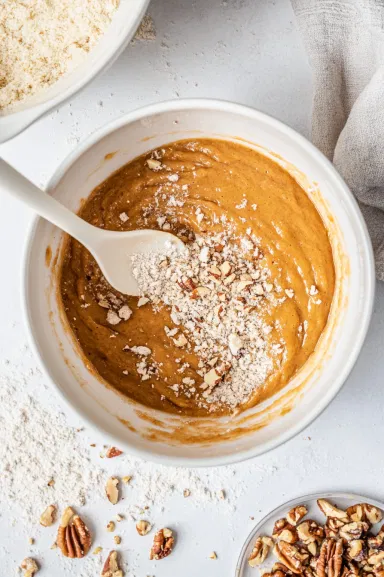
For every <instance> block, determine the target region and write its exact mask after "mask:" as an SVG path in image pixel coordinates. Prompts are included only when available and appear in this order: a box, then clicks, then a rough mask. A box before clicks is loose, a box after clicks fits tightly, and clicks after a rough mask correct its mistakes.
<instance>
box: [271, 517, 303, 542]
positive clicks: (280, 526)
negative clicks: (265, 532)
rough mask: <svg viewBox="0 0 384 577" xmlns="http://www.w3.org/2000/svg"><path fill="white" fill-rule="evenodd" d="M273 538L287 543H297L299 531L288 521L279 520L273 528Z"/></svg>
mask: <svg viewBox="0 0 384 577" xmlns="http://www.w3.org/2000/svg"><path fill="white" fill-rule="evenodd" d="M272 537H273V538H274V539H281V540H282V541H286V542H287V543H296V541H297V531H296V529H295V527H293V526H292V525H291V524H290V523H289V522H288V520H287V519H279V520H278V521H276V523H275V526H274V528H273V533H272Z"/></svg>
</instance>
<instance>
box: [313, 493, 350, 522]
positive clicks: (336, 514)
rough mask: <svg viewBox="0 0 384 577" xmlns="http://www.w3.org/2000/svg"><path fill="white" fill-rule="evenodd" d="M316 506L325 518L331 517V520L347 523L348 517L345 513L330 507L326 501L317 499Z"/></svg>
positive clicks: (332, 506)
mask: <svg viewBox="0 0 384 577" xmlns="http://www.w3.org/2000/svg"><path fill="white" fill-rule="evenodd" d="M317 504H318V506H319V509H320V511H321V512H322V513H324V515H325V516H326V517H332V518H333V519H340V520H341V521H343V522H344V523H349V517H348V515H347V513H346V512H345V511H342V509H338V508H337V507H335V505H332V504H331V503H330V502H329V501H327V500H326V499H318V500H317Z"/></svg>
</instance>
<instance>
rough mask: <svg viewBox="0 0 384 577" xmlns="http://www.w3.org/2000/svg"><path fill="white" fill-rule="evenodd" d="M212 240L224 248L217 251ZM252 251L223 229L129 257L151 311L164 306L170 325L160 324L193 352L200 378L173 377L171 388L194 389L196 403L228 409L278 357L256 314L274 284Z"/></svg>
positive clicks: (250, 244)
mask: <svg viewBox="0 0 384 577" xmlns="http://www.w3.org/2000/svg"><path fill="white" fill-rule="evenodd" d="M217 246H220V247H223V249H222V250H221V252H220V253H219V252H217V251H216V248H215V247H217ZM255 254H256V255H257V257H256V258H255ZM258 256H259V250H258V248H257V246H255V244H254V242H252V240H251V239H250V238H249V237H247V238H238V239H234V238H233V234H232V233H228V232H222V233H217V234H214V235H202V236H197V237H196V239H195V240H194V241H193V242H191V243H189V244H188V249H187V250H186V251H185V253H178V252H175V251H174V249H172V248H170V249H169V252H168V253H167V254H160V255H159V254H158V253H153V254H151V255H149V256H148V255H140V254H138V255H135V256H134V257H133V274H134V275H135V277H136V279H137V281H138V284H139V288H140V290H141V292H142V294H143V295H145V296H146V297H147V298H149V299H150V300H151V303H152V305H153V308H154V311H155V312H156V311H157V310H159V309H160V308H161V307H163V306H166V307H168V308H169V309H170V312H171V319H172V321H173V323H174V324H175V325H176V326H175V328H172V329H170V327H164V330H165V333H166V335H167V336H168V338H172V340H173V342H174V344H175V345H176V347H179V348H184V349H186V350H189V351H193V352H194V353H195V354H196V355H197V357H198V358H199V369H198V370H197V374H198V377H199V382H200V384H195V380H193V379H183V378H182V377H180V382H176V383H172V384H170V388H171V389H172V390H173V391H174V392H175V393H176V394H177V395H178V394H180V393H181V392H182V393H183V394H184V395H186V396H187V397H191V396H193V398H195V399H196V401H197V404H198V405H199V406H201V407H207V408H212V407H213V406H217V405H218V404H219V405H226V406H227V407H229V408H231V409H235V408H236V407H237V406H238V405H240V404H242V403H244V402H246V401H247V399H248V398H249V397H250V395H251V394H252V393H253V391H255V389H257V388H258V387H260V386H261V385H262V384H263V383H264V382H265V380H266V379H267V377H268V375H269V374H270V373H271V372H272V370H273V368H274V366H275V364H276V363H277V362H278V360H277V358H276V352H278V353H280V352H281V351H280V349H279V351H275V349H274V345H273V346H270V345H269V344H268V341H267V339H266V336H267V335H268V334H269V333H270V331H271V330H272V327H270V326H268V325H267V324H265V322H264V321H263V320H262V315H261V314H260V309H265V308H268V306H269V304H270V303H271V302H273V301H274V299H275V297H274V295H273V285H272V283H271V282H270V278H269V271H268V270H266V269H263V268H262V267H261V266H260V264H259V263H260V260H259V259H258ZM164 262H165V263H166V266H164ZM175 331H176V334H175ZM173 335H175V336H173ZM275 344H276V343H275ZM279 347H280V345H279Z"/></svg>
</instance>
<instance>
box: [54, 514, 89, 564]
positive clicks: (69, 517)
mask: <svg viewBox="0 0 384 577" xmlns="http://www.w3.org/2000/svg"><path fill="white" fill-rule="evenodd" d="M91 541H92V539H91V534H90V532H89V530H88V527H87V526H86V525H85V523H84V521H83V520H82V519H81V518H80V517H79V516H78V515H76V514H75V512H74V511H73V509H72V508H71V507H67V508H66V509H65V510H64V513H63V516H62V518H61V523H60V527H59V531H58V533H57V546H58V547H59V549H61V552H62V554H63V555H64V556H65V557H70V558H71V559H74V558H75V557H77V558H81V557H84V556H85V555H86V554H87V553H88V551H89V548H90V546H91Z"/></svg>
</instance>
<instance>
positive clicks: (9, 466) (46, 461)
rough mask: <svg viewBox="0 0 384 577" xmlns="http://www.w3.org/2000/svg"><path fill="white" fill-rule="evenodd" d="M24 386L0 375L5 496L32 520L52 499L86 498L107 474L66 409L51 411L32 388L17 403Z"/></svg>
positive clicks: (0, 467) (61, 502) (0, 463)
mask: <svg viewBox="0 0 384 577" xmlns="http://www.w3.org/2000/svg"><path fill="white" fill-rule="evenodd" d="M19 388H20V383H18V382H17V381H13V380H9V379H4V378H3V377H2V376H0V431H1V443H0V478H1V486H2V491H1V493H0V502H1V501H2V500H4V499H7V500H8V501H10V502H11V503H12V504H13V505H16V507H17V508H18V509H19V510H20V514H21V516H22V518H23V519H24V520H25V522H26V523H27V524H28V525H36V523H37V522H38V519H39V518H40V515H41V514H42V512H43V511H44V509H45V507H47V506H48V505H49V504H51V503H55V504H56V505H57V506H58V507H59V508H63V507H65V506H66V505H68V504H72V505H73V506H75V507H76V506H81V505H83V504H85V502H86V499H87V496H88V495H89V494H92V493H94V492H95V491H100V486H101V482H102V479H103V474H102V469H101V468H97V467H95V466H94V465H92V464H91V462H90V459H89V451H87V450H85V449H84V447H83V446H82V442H81V440H80V438H79V434H78V433H77V431H76V429H74V428H72V427H68V425H67V424H66V419H65V416H64V414H63V413H55V412H48V411H46V410H45V409H44V408H43V407H41V406H40V405H39V403H38V402H37V401H36V400H34V398H32V397H31V396H30V395H29V394H24V395H23V396H22V399H21V401H20V402H19V403H15V399H16V398H17V395H18V389H19ZM51 480H53V481H54V484H53V485H52V486H49V485H48V482H49V481H51Z"/></svg>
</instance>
